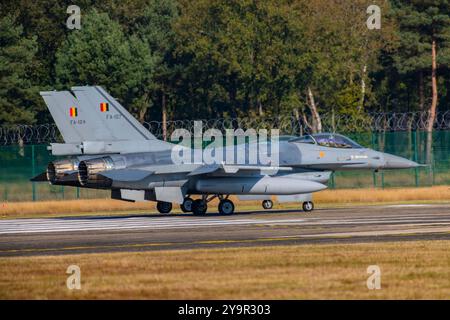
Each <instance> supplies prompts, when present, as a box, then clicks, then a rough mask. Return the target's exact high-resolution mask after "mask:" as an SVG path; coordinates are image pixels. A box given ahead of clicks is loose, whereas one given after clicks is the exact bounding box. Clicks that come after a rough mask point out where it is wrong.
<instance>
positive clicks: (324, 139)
mask: <svg viewBox="0 0 450 320" xmlns="http://www.w3.org/2000/svg"><path fill="white" fill-rule="evenodd" d="M289 142H296V143H306V144H317V145H319V146H322V147H328V148H339V149H361V148H363V147H362V146H360V145H359V144H357V143H356V142H355V141H353V140H352V139H350V138H347V137H345V136H343V135H340V134H336V133H316V134H312V135H306V136H303V137H300V138H295V139H292V140H290V141H289Z"/></svg>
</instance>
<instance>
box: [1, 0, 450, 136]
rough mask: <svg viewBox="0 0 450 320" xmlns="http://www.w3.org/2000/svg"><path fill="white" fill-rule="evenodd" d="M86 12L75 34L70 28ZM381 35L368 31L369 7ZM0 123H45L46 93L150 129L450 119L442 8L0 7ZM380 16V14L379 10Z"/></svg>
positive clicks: (334, 3) (276, 4)
mask: <svg viewBox="0 0 450 320" xmlns="http://www.w3.org/2000/svg"><path fill="white" fill-rule="evenodd" d="M72 4H75V5H77V6H79V7H80V9H81V29H80V30H76V29H74V30H71V29H69V28H68V27H67V26H66V21H67V19H68V18H69V14H68V13H67V8H68V6H69V5H72ZM373 4H375V5H378V6H379V7H380V9H381V29H372V30H371V29H369V28H368V26H367V24H366V22H367V20H368V19H369V17H370V15H371V13H367V8H368V7H369V6H370V5H373ZM0 10H1V19H0V44H1V48H0V70H1V71H0V74H1V79H0V125H5V124H17V123H20V124H24V123H26V124H29V123H43V122H49V121H51V120H50V117H49V114H48V112H47V110H46V108H45V105H44V104H43V101H42V99H41V98H40V96H39V91H42V90H51V89H57V90H61V89H69V88H70V87H71V86H74V85H102V86H103V87H105V89H106V90H108V91H109V92H110V93H111V94H112V95H113V96H115V97H117V98H118V99H119V100H120V101H121V102H122V103H123V104H124V106H126V107H127V108H128V109H129V110H130V111H131V112H133V113H134V114H135V115H136V117H137V118H139V120H141V121H145V120H163V119H183V118H189V119H199V118H217V117H236V116H245V117H262V116H278V115H292V116H295V117H299V118H300V117H301V118H303V119H304V120H305V121H308V122H310V123H311V124H312V126H313V127H314V128H315V129H316V130H320V126H321V119H320V115H321V114H323V113H332V114H333V113H334V114H345V115H348V116H350V117H355V118H363V117H365V116H366V115H367V113H368V112H371V111H392V112H405V111H416V110H423V111H431V112H430V116H431V117H432V116H433V113H434V111H435V110H447V109H449V108H450V93H449V88H450V71H449V69H450V67H449V66H450V17H449V15H450V2H449V1H447V0H409V1H406V0H404V1H403V0H395V1H394V0H391V1H375V0H370V1H366V0H352V1H342V0H266V1H257V0H178V1H176V0H105V1H93V0H79V1H73V0H69V1H57V2H56V1H53V0H41V1H35V0H19V1H2V2H1V3H0ZM372 13H373V12H372Z"/></svg>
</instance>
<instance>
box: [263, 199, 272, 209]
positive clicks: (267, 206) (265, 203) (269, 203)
mask: <svg viewBox="0 0 450 320" xmlns="http://www.w3.org/2000/svg"><path fill="white" fill-rule="evenodd" d="M262 207H263V208H264V209H265V210H270V209H272V208H273V202H272V200H264V201H263V202H262Z"/></svg>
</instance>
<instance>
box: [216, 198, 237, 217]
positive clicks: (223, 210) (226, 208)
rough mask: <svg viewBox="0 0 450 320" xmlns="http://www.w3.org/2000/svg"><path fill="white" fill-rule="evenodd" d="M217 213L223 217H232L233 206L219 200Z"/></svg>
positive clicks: (226, 200) (224, 200)
mask: <svg viewBox="0 0 450 320" xmlns="http://www.w3.org/2000/svg"><path fill="white" fill-rule="evenodd" d="M219 213H220V214H223V215H232V214H233V213H234V204H233V202H232V201H230V200H228V199H223V200H220V202H219Z"/></svg>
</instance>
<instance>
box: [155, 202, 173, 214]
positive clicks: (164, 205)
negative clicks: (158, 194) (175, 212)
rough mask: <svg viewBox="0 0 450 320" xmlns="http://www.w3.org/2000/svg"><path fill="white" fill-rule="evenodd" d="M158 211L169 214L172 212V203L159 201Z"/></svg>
mask: <svg viewBox="0 0 450 320" xmlns="http://www.w3.org/2000/svg"><path fill="white" fill-rule="evenodd" d="M156 209H158V211H159V213H169V212H170V211H172V203H170V202H165V201H158V203H157V204H156Z"/></svg>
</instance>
